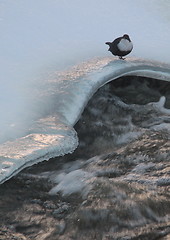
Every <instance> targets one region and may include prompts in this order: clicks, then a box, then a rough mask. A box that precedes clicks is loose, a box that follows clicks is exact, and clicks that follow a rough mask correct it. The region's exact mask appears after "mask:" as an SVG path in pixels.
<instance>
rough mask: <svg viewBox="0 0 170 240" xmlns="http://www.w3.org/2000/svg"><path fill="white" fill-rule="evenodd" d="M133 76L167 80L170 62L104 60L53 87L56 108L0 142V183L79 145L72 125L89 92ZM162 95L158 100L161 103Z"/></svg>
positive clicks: (80, 111)
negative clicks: (26, 131) (17, 135)
mask: <svg viewBox="0 0 170 240" xmlns="http://www.w3.org/2000/svg"><path fill="white" fill-rule="evenodd" d="M127 75H136V76H143V77H150V78H155V79H159V80H164V81H170V65H168V64H164V63H160V62H154V61H146V60H143V59H134V58H133V59H127V60H126V61H122V60H110V59H109V60H108V61H107V64H106V60H103V64H101V66H100V67H99V68H98V69H97V70H95V71H92V72H90V73H88V74H86V75H85V76H84V77H82V78H74V79H70V81H67V84H65V82H64V81H63V84H65V85H64V91H60V89H61V87H62V86H61V85H62V83H61V82H60V83H59V84H60V85H59V87H58V88H57V89H56V99H57V103H56V106H55V109H56V111H55V112H51V113H50V115H49V114H48V116H46V117H43V118H40V119H38V120H37V121H36V122H35V124H34V125H33V126H32V128H31V130H29V134H28V135H26V136H24V137H22V138H19V139H16V140H15V141H8V142H5V143H3V144H1V145H0V183H3V182H5V181H6V180H8V179H9V178H11V177H12V176H14V175H15V174H17V173H18V172H19V171H21V170H22V169H24V168H25V167H28V166H31V165H33V164H36V163H38V162H40V161H43V160H48V159H50V158H52V157H56V156H61V155H64V154H67V153H71V152H73V151H74V150H75V148H76V147H77V145H78V139H77V134H76V132H75V130H74V128H73V126H74V124H75V123H76V122H77V121H78V119H79V117H80V115H81V113H82V112H83V110H84V108H85V106H86V104H87V102H88V101H89V99H90V98H91V97H92V95H93V94H94V93H95V92H96V91H97V90H98V89H99V88H100V87H101V86H103V85H105V84H106V83H108V82H110V81H112V80H114V79H117V78H119V77H121V76H127ZM163 100H164V99H163V98H162V99H161V100H160V103H161V104H162V102H163Z"/></svg>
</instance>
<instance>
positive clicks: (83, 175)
mask: <svg viewBox="0 0 170 240" xmlns="http://www.w3.org/2000/svg"><path fill="white" fill-rule="evenodd" d="M92 176H93V175H92V174H90V173H88V172H85V171H83V170H81V169H78V170H74V171H72V172H70V173H68V174H60V175H58V176H57V177H56V179H55V180H56V182H57V183H58V184H57V186H55V187H53V188H52V189H51V190H50V192H49V194H50V195H56V194H57V193H58V192H61V193H62V194H63V195H71V194H73V193H80V194H83V196H86V194H87V193H88V191H89V190H90V185H88V179H90V178H91V177H92Z"/></svg>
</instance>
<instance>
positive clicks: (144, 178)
mask: <svg viewBox="0 0 170 240" xmlns="http://www.w3.org/2000/svg"><path fill="white" fill-rule="evenodd" d="M162 96H165V98H166V102H165V107H166V108H164V107H163V106H162V105H163V104H162V103H163V101H164V98H163V97H162ZM160 99H161V100H160ZM168 109H170V84H169V83H166V82H163V81H157V80H154V79H147V78H139V77H131V76H129V77H124V78H121V79H117V80H116V81H113V82H111V83H109V84H107V85H105V86H103V87H102V88H101V89H99V90H98V92H96V94H95V95H94V96H93V98H92V99H91V100H90V101H89V103H88V105H87V107H86V109H85V110H84V112H83V114H82V116H81V118H80V120H79V122H78V123H77V124H76V126H75V129H76V131H77V133H78V137H79V141H80V143H79V147H78V148H77V150H76V151H75V152H74V153H73V154H71V155H66V156H64V157H60V158H56V159H51V160H50V161H48V162H43V163H41V164H38V165H36V166H33V167H31V168H28V169H26V170H25V171H23V172H22V173H20V174H18V176H16V177H15V178H13V179H11V180H10V181H8V182H6V183H5V184H3V185H2V186H0V192H1V195H0V217H1V232H0V239H1V238H2V239H38V240H42V239H46V240H47V239H49V240H53V239H59V240H60V239H61V240H63V239H65V240H67V239H76V240H79V239H90V240H91V239H101V240H112V239H121V240H128V239H133V240H134V239H164V240H165V239H166V240H167V239H170V191H169V190H170V164H169V160H170V111H168ZM49 191H50V194H49ZM12 237H15V238H12Z"/></svg>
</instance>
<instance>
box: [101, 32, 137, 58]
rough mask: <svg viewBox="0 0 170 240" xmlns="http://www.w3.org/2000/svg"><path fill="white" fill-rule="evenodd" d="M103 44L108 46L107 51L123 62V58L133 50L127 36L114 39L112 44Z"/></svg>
mask: <svg viewBox="0 0 170 240" xmlns="http://www.w3.org/2000/svg"><path fill="white" fill-rule="evenodd" d="M105 44H107V45H109V49H108V51H110V52H111V53H112V54H113V55H114V56H118V57H119V59H122V60H124V59H125V58H123V57H124V56H126V55H128V54H129V53H130V52H131V51H132V49H133V44H132V42H131V40H130V37H129V35H128V34H124V35H123V36H122V37H118V38H116V39H115V40H114V41H113V42H106V43H105Z"/></svg>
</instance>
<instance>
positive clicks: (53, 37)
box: [0, 0, 170, 183]
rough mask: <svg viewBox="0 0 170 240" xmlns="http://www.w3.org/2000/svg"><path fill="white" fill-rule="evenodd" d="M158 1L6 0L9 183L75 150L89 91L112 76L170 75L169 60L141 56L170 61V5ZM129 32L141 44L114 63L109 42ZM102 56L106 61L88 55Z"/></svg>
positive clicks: (2, 22)
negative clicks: (78, 123) (39, 164)
mask: <svg viewBox="0 0 170 240" xmlns="http://www.w3.org/2000/svg"><path fill="white" fill-rule="evenodd" d="M122 3H123V4H122ZM152 3H153V4H152V5H151V4H150V3H149V6H148V1H145V0H139V1H137V2H134V1H133V0H126V1H125V0H122V1H119V2H118V1H116V0H106V1H98V0H93V1H90V0H86V1H78V0H73V1H71V3H70V1H69V0H64V1H58V0H57V1H55V0H52V1H45V0H37V1H33V0H25V1H22V0H15V1H13V0H2V1H1V2H0V28H1V39H0V45H1V56H0V65H1V71H0V79H1V88H0V89H1V94H0V110H1V118H0V144H1V145H0V182H1V183H2V182H4V181H5V180H7V179H8V178H10V177H11V176H13V175H14V174H16V173H17V172H19V171H20V170H21V169H23V168H24V167H26V166H29V165H32V164H34V163H36V162H38V161H42V160H48V159H49V158H50V157H54V156H58V155H62V154H66V153H69V152H72V151H73V150H74V149H75V148H76V147H77V144H78V140H77V137H76V133H75V131H74V129H73V126H74V124H75V123H76V121H77V120H78V119H79V116H80V114H81V112H82V111H83V109H84V107H85V106H86V103H87V102H88V100H89V98H90V97H91V96H92V95H93V94H94V92H95V91H96V90H97V89H98V88H99V87H101V86H102V85H104V84H106V83H107V82H108V81H111V80H113V79H115V78H117V77H119V76H123V75H129V74H131V75H141V76H148V77H155V78H158V79H162V80H166V81H169V76H170V73H169V66H168V65H166V64H160V63H159V62H157V63H156V62H153V61H149V60H148V61H146V62H145V61H143V60H139V58H148V59H149V58H150V59H151V60H157V61H162V62H167V63H168V62H169V60H170V56H169V54H168V51H167V49H169V35H170V29H169V20H170V19H169V18H168V15H167V12H168V11H167V9H169V7H170V4H169V2H168V1H166V3H165V2H161V3H162V5H161V3H160V1H157V0H152ZM96 6H97V7H96ZM153 6H154V7H153ZM115 8H116V11H114V14H113V9H115ZM159 9H161V11H158V10H159ZM120 12H121V15H122V17H121V22H120ZM113 25H114V28H113ZM142 26H145V27H144V28H143V27H142ZM111 29H112V30H111ZM158 29H159V31H158ZM101 33H102V34H101ZM124 33H128V34H129V36H130V38H131V39H132V42H133V43H134V49H133V52H132V53H131V56H132V57H133V56H135V58H132V59H131V60H128V61H124V62H122V61H117V60H115V61H113V62H112V59H114V58H108V56H110V54H109V53H108V52H107V49H106V46H105V44H104V43H105V42H106V41H107V40H109V39H111V38H113V39H115V38H116V37H118V36H121V35H123V34H124ZM162 46H163V47H162ZM95 57H98V58H100V60H94V62H92V61H91V62H88V61H87V60H89V59H91V58H95ZM83 61H87V64H84V65H83V66H82V67H80V69H78V70H77V69H76V70H75V71H72V70H71V71H72V73H74V74H70V75H69V74H68V75H69V76H68V79H67V80H64V79H65V78H66V77H67V76H66V75H67V74H66V73H64V76H63V78H62V77H60V76H59V72H60V73H61V71H63V70H65V69H68V68H69V67H71V66H73V65H75V64H78V63H80V62H83ZM107 64H108V65H107ZM105 65H106V67H104V66H105ZM92 70H93V71H92ZM56 71H57V73H56ZM78 75H79V76H78Z"/></svg>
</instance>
